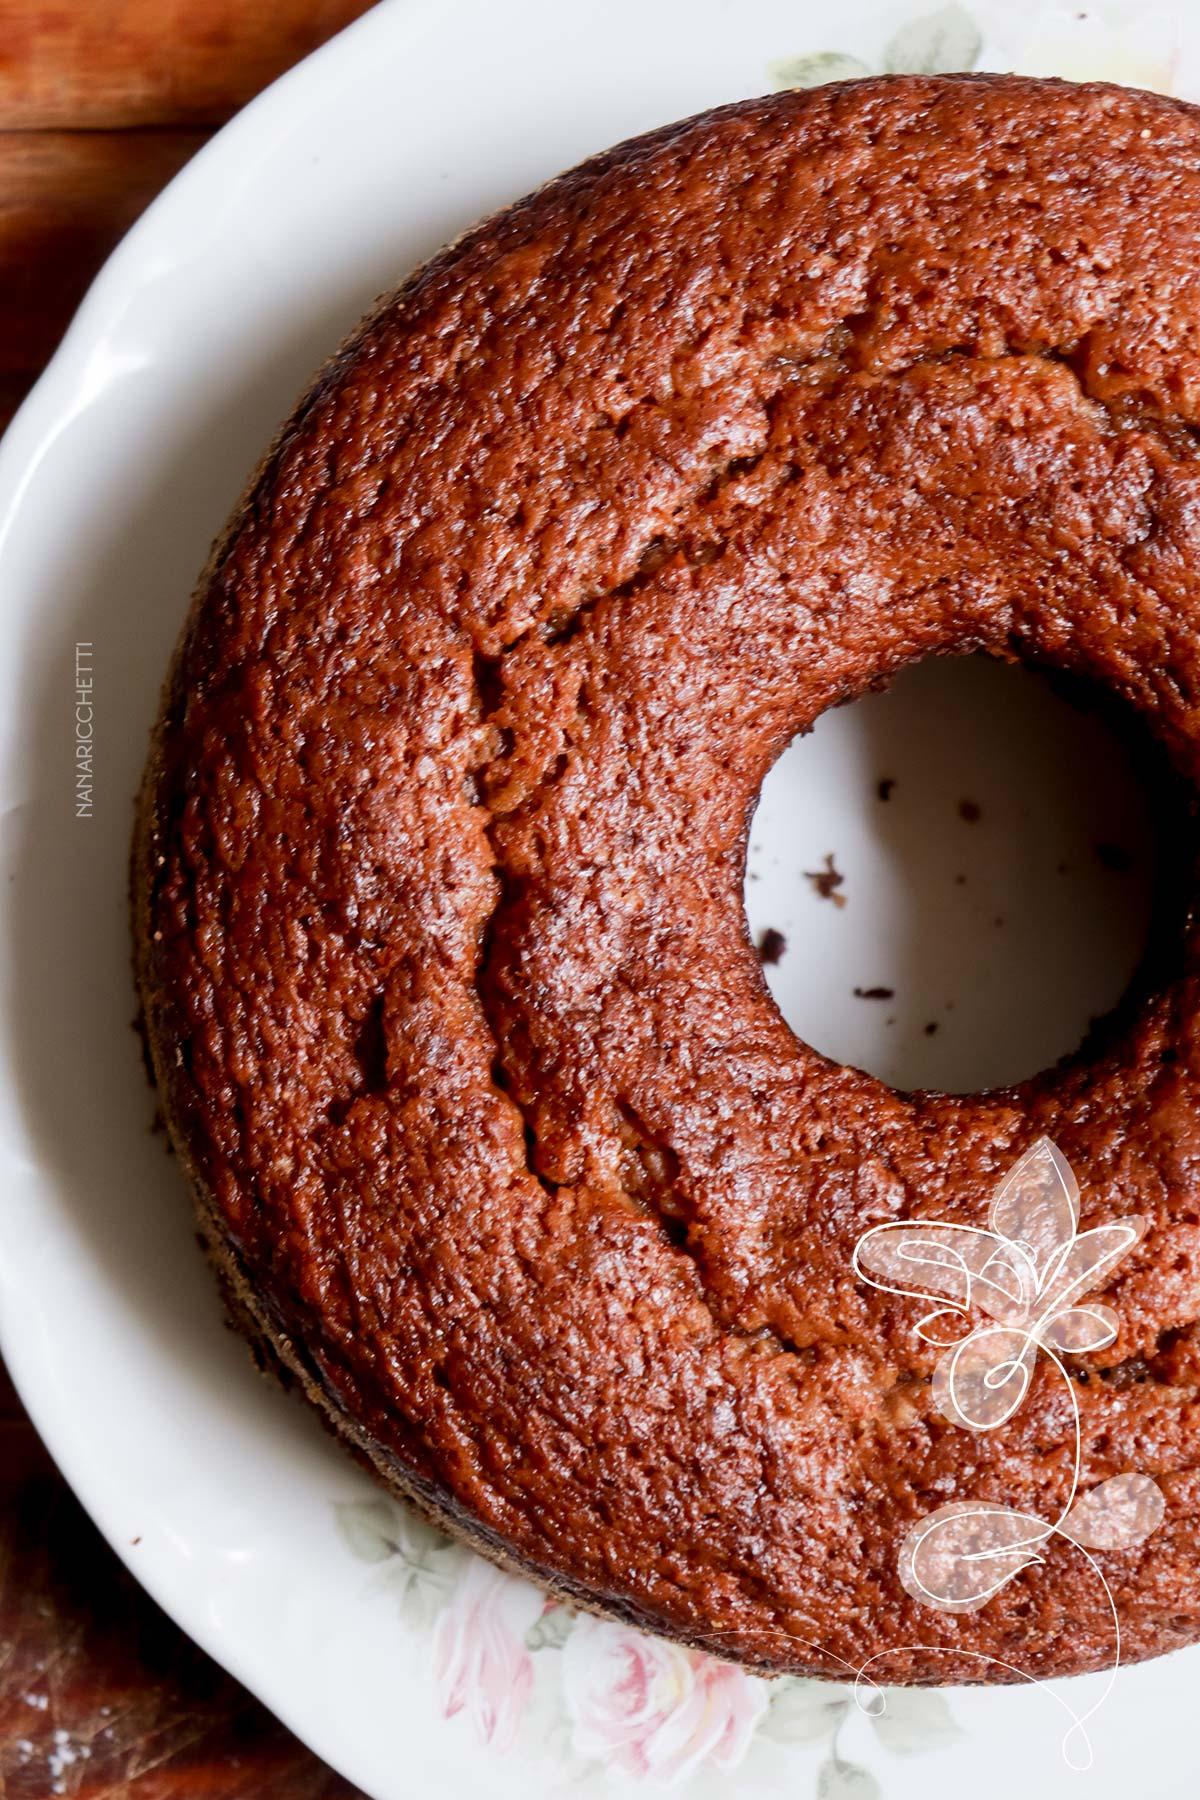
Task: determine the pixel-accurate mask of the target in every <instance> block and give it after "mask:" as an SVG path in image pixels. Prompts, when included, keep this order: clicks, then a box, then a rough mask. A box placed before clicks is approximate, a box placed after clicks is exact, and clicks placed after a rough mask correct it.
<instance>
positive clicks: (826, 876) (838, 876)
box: [804, 850, 846, 906]
mask: <svg viewBox="0 0 1200 1800" xmlns="http://www.w3.org/2000/svg"><path fill="white" fill-rule="evenodd" d="M804 879H805V881H811V882H812V884H813V887H814V888H815V889H816V892H817V894H818V896H819V898H820V899H822V900H832V901H833V904H834V905H835V906H845V904H846V896H845V894H839V893H838V891H837V890H838V888H840V887H841V885H842V883H843V882H844V881H845V879H846V877H845V876H844V875H843V874H842V872H841V870H840V869H839V868H838V866H837V864H836V863H835V862H834V860H833V852H832V850H831V851H829V852H828V853H827V855H826V857H825V867H824V868H823V869H805V871H804Z"/></svg>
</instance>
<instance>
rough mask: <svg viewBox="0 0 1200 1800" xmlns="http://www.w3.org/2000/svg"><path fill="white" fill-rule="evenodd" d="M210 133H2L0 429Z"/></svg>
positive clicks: (0, 140)
mask: <svg viewBox="0 0 1200 1800" xmlns="http://www.w3.org/2000/svg"><path fill="white" fill-rule="evenodd" d="M205 135H206V134H205V133H203V132H197V131H180V130H171V131H165V130H164V131H114V132H103V131H102V132H91V131H44V132H43V131H39V132H21V131H17V132H4V133H0V428H2V427H3V425H5V424H7V422H8V418H9V416H10V415H11V413H12V411H13V409H14V408H15V406H16V404H17V403H18V401H19V400H20V399H21V398H23V396H24V394H25V392H26V390H27V389H28V388H29V387H30V386H31V385H32V383H33V381H34V379H35V378H36V377H37V375H38V374H39V373H40V371H41V369H42V367H43V366H44V364H45V363H46V361H47V360H48V358H49V357H50V355H51V353H52V352H53V350H54V348H55V345H56V344H57V343H58V340H59V338H60V337H61V336H62V334H63V332H64V330H65V329H66V327H67V325H68V324H69V322H70V319H71V315H72V314H73V312H74V311H75V308H76V307H77V306H78V304H79V302H80V300H81V299H82V298H83V295H84V293H85V291H86V289H87V286H88V283H89V282H90V281H91V279H92V277H93V276H94V275H95V274H96V272H97V270H98V269H99V268H100V266H101V264H102V263H103V262H104V260H105V258H106V257H107V256H108V255H109V253H110V251H111V250H112V249H113V246H114V245H115V244H116V243H117V241H118V239H119V238H120V237H122V236H123V234H124V233H125V231H126V230H127V229H128V228H129V226H130V225H131V224H132V223H133V221H134V219H136V218H137V216H138V214H139V213H140V212H141V211H142V210H143V208H144V207H145V206H146V205H147V204H148V203H149V202H150V201H151V200H152V199H153V198H154V196H155V195H156V194H157V193H158V191H159V189H160V188H162V187H164V186H165V185H166V183H167V182H168V181H169V180H170V178H171V176H172V175H174V174H175V173H176V171H177V170H178V169H180V168H182V166H183V164H184V163H185V162H187V160H188V158H189V157H191V156H194V155H195V153H196V151H197V150H198V149H199V148H200V146H201V144H203V143H204V141H205Z"/></svg>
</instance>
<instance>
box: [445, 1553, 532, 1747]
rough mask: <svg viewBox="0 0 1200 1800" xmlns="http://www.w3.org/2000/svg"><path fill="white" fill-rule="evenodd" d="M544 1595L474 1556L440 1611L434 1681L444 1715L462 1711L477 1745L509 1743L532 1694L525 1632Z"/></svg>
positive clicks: (514, 1735) (530, 1664)
mask: <svg viewBox="0 0 1200 1800" xmlns="http://www.w3.org/2000/svg"><path fill="white" fill-rule="evenodd" d="M541 1611H542V1596H541V1595H540V1594H539V1593H538V1592H537V1590H536V1588H532V1587H530V1586H529V1585H528V1583H527V1582H524V1581H516V1580H514V1579H513V1577H512V1576H511V1575H505V1574H503V1573H502V1572H501V1570H499V1569H496V1568H493V1567H492V1565H491V1564H490V1563H486V1562H483V1561H481V1560H480V1559H479V1558H478V1557H473V1558H472V1559H471V1560H470V1561H469V1562H468V1563H467V1564H466V1566H465V1568H464V1570H463V1575H462V1578H461V1580H460V1581H459V1583H458V1586H457V1587H456V1589H455V1592H454V1597H453V1599H452V1600H451V1602H450V1604H449V1605H448V1606H447V1607H446V1609H445V1611H444V1612H443V1613H441V1614H440V1616H439V1618H438V1622H437V1630H436V1632H435V1635H434V1640H433V1663H434V1679H435V1681H436V1682H437V1687H438V1692H439V1694H440V1695H441V1699H442V1709H443V1712H444V1714H445V1716H446V1718H448V1719H449V1718H453V1716H454V1714H455V1713H459V1712H463V1711H464V1710H465V1712H466V1714H467V1717H468V1718H469V1719H470V1721H471V1723H472V1725H473V1726H474V1729H475V1734H476V1736H477V1737H478V1738H479V1740H480V1742H481V1743H484V1744H488V1745H490V1746H491V1747H492V1748H493V1749H494V1750H507V1749H509V1748H510V1747H511V1746H512V1743H513V1741H514V1739H515V1737H516V1734H517V1731H518V1729H519V1727H520V1724H521V1720H522V1718H523V1716H524V1713H525V1709H526V1707H527V1706H528V1704H529V1698H530V1695H531V1693H532V1691H533V1659H532V1657H531V1656H530V1654H529V1651H528V1649H527V1648H526V1645H525V1634H526V1632H527V1631H528V1630H529V1628H530V1626H531V1625H533V1623H534V1621H535V1620H536V1619H537V1618H538V1617H539V1616H540V1614H541Z"/></svg>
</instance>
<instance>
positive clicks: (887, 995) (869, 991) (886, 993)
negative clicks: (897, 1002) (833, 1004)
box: [854, 987, 896, 1000]
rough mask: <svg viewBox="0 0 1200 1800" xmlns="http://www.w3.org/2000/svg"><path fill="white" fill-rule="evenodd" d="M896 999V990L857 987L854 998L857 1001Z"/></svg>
mask: <svg viewBox="0 0 1200 1800" xmlns="http://www.w3.org/2000/svg"><path fill="white" fill-rule="evenodd" d="M895 997H896V990H895V988H889V987H856V988H855V990H854V998H855V999H856V1000H894V999H895Z"/></svg>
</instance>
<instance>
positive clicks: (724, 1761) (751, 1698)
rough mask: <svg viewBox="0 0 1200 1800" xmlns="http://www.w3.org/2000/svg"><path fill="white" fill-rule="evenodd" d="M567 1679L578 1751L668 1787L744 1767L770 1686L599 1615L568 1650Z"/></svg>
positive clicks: (576, 1632)
mask: <svg viewBox="0 0 1200 1800" xmlns="http://www.w3.org/2000/svg"><path fill="white" fill-rule="evenodd" d="M562 1683H563V1697H564V1700H565V1702H566V1707H567V1712H568V1714H569V1716H570V1720H571V1739H572V1747H573V1748H574V1750H575V1751H576V1753H577V1754H578V1755H580V1756H584V1757H588V1758H594V1759H595V1760H596V1761H597V1762H602V1763H604V1764H606V1765H607V1766H608V1767H610V1768H617V1769H620V1770H621V1771H622V1772H623V1773H624V1774H626V1775H632V1776H634V1777H636V1778H639V1779H650V1780H653V1781H657V1782H659V1783H661V1784H662V1785H663V1786H674V1785H676V1784H677V1783H680V1782H683V1781H686V1780H687V1778H688V1776H689V1775H691V1774H693V1773H694V1772H695V1770H696V1769H697V1768H699V1766H700V1765H701V1764H702V1763H707V1764H708V1765H709V1766H710V1767H712V1768H716V1769H721V1770H729V1769H733V1768H736V1766H737V1765H738V1763H740V1762H741V1760H742V1757H743V1756H744V1755H745V1753H746V1750H747V1748H748V1746H749V1744H750V1740H751V1738H752V1737H753V1736H754V1732H755V1728H756V1727H757V1725H758V1723H759V1720H760V1719H761V1718H762V1716H763V1714H764V1713H765V1711H766V1709H767V1705H768V1703H769V1700H770V1693H771V1690H770V1686H769V1684H768V1683H767V1682H766V1681H763V1680H761V1679H760V1678H759V1677H758V1676H756V1675H750V1674H747V1672H746V1671H745V1670H744V1669H738V1668H734V1667H732V1666H731V1665H730V1664H729V1663H722V1662H718V1661H717V1660H716V1659H715V1658H714V1657H711V1656H704V1655H701V1654H700V1653H699V1652H698V1651H694V1650H685V1649H683V1648H682V1647H681V1646H679V1645H678V1644H667V1643H663V1642H662V1641H661V1640H660V1639H658V1638H650V1637H644V1636H643V1635H642V1634H641V1633H640V1632H638V1631H634V1630H633V1629H631V1628H630V1627H629V1626H626V1625H616V1624H612V1623H610V1622H609V1621H607V1620H603V1619H592V1618H581V1619H578V1620H577V1621H576V1624H575V1627H574V1629H573V1630H572V1632H571V1635H570V1637H569V1638H568V1639H567V1641H566V1644H565V1645H564V1647H563V1658H562Z"/></svg>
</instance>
